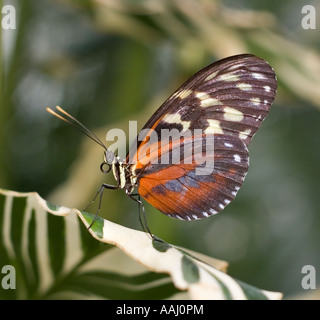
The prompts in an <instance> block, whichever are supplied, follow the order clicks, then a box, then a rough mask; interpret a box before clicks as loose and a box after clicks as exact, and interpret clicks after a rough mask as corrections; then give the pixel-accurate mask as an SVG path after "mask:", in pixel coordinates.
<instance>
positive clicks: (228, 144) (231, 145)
mask: <svg viewBox="0 0 320 320" xmlns="http://www.w3.org/2000/svg"><path fill="white" fill-rule="evenodd" d="M224 145H225V147H227V148H233V144H232V143H228V142H225V143H224Z"/></svg>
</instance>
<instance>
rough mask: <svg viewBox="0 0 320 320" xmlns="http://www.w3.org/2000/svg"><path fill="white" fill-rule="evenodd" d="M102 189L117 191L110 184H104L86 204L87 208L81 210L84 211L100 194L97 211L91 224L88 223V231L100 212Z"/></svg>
mask: <svg viewBox="0 0 320 320" xmlns="http://www.w3.org/2000/svg"><path fill="white" fill-rule="evenodd" d="M104 189H112V190H116V189H119V187H118V186H113V185H111V184H106V183H103V184H102V185H101V187H100V188H99V190H98V191H97V193H96V195H95V196H94V198H93V200H92V201H91V202H90V203H89V204H88V206H87V207H86V208H85V209H84V210H83V211H86V210H87V209H88V208H89V207H90V206H91V205H92V204H93V203H94V202H95V200H96V198H97V196H98V195H99V193H100V198H99V204H98V209H97V211H96V214H95V216H94V218H93V220H92V222H91V223H90V225H89V227H88V230H89V229H90V228H91V227H92V225H93V224H94V222H95V220H96V219H97V216H98V213H99V211H100V208H101V201H102V195H103V191H104Z"/></svg>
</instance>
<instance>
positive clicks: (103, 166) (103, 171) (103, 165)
mask: <svg viewBox="0 0 320 320" xmlns="http://www.w3.org/2000/svg"><path fill="white" fill-rule="evenodd" d="M106 166H107V167H108V168H107V169H105V167H106ZM111 168H112V166H111V164H109V163H107V162H102V163H101V165H100V171H101V172H102V173H108V172H110V170H111Z"/></svg>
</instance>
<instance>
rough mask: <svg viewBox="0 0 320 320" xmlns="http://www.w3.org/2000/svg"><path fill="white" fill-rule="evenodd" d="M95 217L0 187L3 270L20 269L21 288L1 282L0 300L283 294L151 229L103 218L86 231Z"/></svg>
mask: <svg viewBox="0 0 320 320" xmlns="http://www.w3.org/2000/svg"><path fill="white" fill-rule="evenodd" d="M79 218H80V220H79ZM93 219H94V215H92V214H89V213H86V212H81V211H79V210H77V209H69V208H66V207H60V206H56V205H52V204H50V203H48V202H46V201H45V200H43V199H42V198H41V197H40V196H39V195H38V194H37V193H17V192H13V191H7V190H2V189H0V226H1V228H0V239H2V240H1V242H0V262H1V265H0V268H1V267H2V266H4V265H12V266H13V267H14V268H15V270H16V279H15V280H16V289H8V290H5V289H3V288H1V287H0V298H3V299H53V298H55V299H62V298H68V299H70V298H74V299H83V298H85V299H87V298H100V299H101V298H106V299H151V298H152V299H165V298H170V297H172V296H173V295H174V294H176V293H178V292H179V290H181V291H186V292H187V293H188V296H189V298H191V299H280V298H281V294H280V293H275V292H267V291H263V290H260V289H257V288H254V287H252V286H249V285H247V284H244V283H242V282H239V281H237V280H235V279H233V278H231V277H230V276H228V275H227V274H225V273H224V272H223V271H221V270H219V269H217V268H216V267H215V265H218V264H217V263H216V262H214V263H213V264H214V265H212V264H210V263H211V261H212V260H211V258H208V259H207V258H206V259H203V257H201V258H198V257H196V256H197V253H194V252H192V254H190V253H189V252H188V251H187V249H180V248H176V247H175V246H173V245H170V244H168V243H166V242H165V241H164V240H161V239H159V238H157V237H154V238H152V237H151V236H150V235H149V234H147V233H144V232H141V231H137V230H133V229H130V228H126V227H123V226H121V225H118V224H115V223H112V222H110V221H108V220H105V219H102V218H100V217H97V218H95V219H94V223H93V224H92V226H91V228H90V229H89V230H88V227H89V226H90V225H91V223H92V221H93ZM97 240H98V241H97ZM111 245H114V246H116V247H118V248H115V247H114V246H111ZM119 249H120V250H119ZM205 260H206V261H209V263H208V262H205Z"/></svg>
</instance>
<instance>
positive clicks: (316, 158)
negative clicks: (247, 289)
mask: <svg viewBox="0 0 320 320" xmlns="http://www.w3.org/2000/svg"><path fill="white" fill-rule="evenodd" d="M0 3H1V6H3V5H5V4H13V5H14V6H15V8H16V11H17V18H16V23H17V28H16V29H15V30H1V32H2V35H1V36H2V48H1V49H2V50H1V56H2V57H1V62H2V64H1V72H2V77H1V86H0V87H1V88H0V90H1V92H0V93H1V95H0V96H1V110H0V146H1V149H0V150H1V151H0V187H1V188H7V189H12V190H16V191H37V192H38V193H40V195H41V196H42V197H44V198H45V199H47V200H50V201H52V202H54V203H57V204H60V205H65V206H69V207H77V208H80V209H83V208H84V207H86V205H87V204H88V203H89V201H90V200H91V199H92V197H93V196H94V195H95V192H96V191H97V189H98V188H99V186H100V185H101V183H102V182H103V181H105V182H109V183H112V181H113V177H112V175H111V174H110V175H109V176H108V177H106V176H103V175H102V174H101V173H100V171H99V165H100V163H101V160H102V149H101V148H100V147H99V146H98V145H95V144H94V143H93V142H92V141H90V140H89V139H87V138H86V137H84V136H82V135H80V134H79V133H78V132H76V130H74V129H73V128H71V127H69V126H68V125H66V124H64V123H62V122H61V121H58V120H57V119H55V118H53V117H52V116H51V115H50V114H48V113H47V112H46V111H45V107H46V106H50V107H53V106H55V105H60V106H62V107H63V108H65V109H66V110H67V111H69V112H70V113H72V114H73V115H75V116H76V117H77V118H78V119H79V120H80V121H82V122H83V123H85V125H86V126H87V127H88V128H90V129H91V130H93V131H94V132H95V133H96V134H97V135H99V137H100V138H101V140H104V139H105V134H106V132H107V130H108V129H111V128H121V129H123V130H125V131H127V130H128V121H129V120H138V121H139V122H138V123H139V128H141V127H142V126H143V125H144V123H145V121H146V120H147V119H148V118H149V117H150V116H151V115H152V113H153V112H154V111H155V110H156V109H157V108H158V107H159V106H160V104H161V103H162V102H163V101H164V100H165V99H166V98H167V97H168V96H169V95H170V94H171V93H172V92H173V91H174V90H175V89H176V88H177V87H178V86H179V85H180V84H181V83H182V82H183V81H185V80H186V79H187V78H188V77H189V76H191V75H192V74H193V73H195V72H196V71H198V70H199V69H201V68H202V67H204V66H205V65H207V64H209V63H211V62H213V61H215V60H217V59H220V58H223V57H226V56H229V55H234V54H238V53H246V52H247V53H252V54H256V55H258V56H260V57H262V58H264V59H266V60H268V61H269V63H270V64H271V65H272V66H273V68H274V69H275V72H276V74H277V77H278V82H279V88H278V94H277V97H276V101H275V103H274V105H273V107H272V109H271V112H270V114H269V116H268V117H267V119H266V121H265V122H264V123H263V125H262V127H261V129H260V130H259V132H258V134H257V135H256V136H255V137H254V139H253V141H252V143H251V145H250V148H249V150H250V169H249V173H248V175H247V178H246V180H245V182H244V185H243V187H242V188H241V190H240V191H239V193H238V196H237V198H236V199H235V200H234V201H233V202H232V203H231V204H230V205H229V206H228V207H227V208H226V209H225V210H224V211H223V213H220V214H219V215H217V216H214V217H211V218H209V219H204V220H201V221H194V222H183V221H179V220H177V221H176V220H174V219H171V218H168V217H166V216H164V215H162V214H161V213H159V212H157V210H155V209H154V208H153V207H151V206H150V205H148V204H147V203H146V211H147V219H148V224H149V227H150V229H151V230H152V232H153V233H155V234H156V235H157V236H159V237H161V238H163V239H165V240H167V241H169V242H171V243H173V244H176V245H179V246H184V247H187V248H189V249H192V250H195V251H199V252H201V253H204V254H207V255H210V256H213V257H216V258H219V259H223V260H227V261H228V262H229V263H230V267H229V274H231V275H232V276H233V277H235V278H237V279H239V280H242V281H244V282H247V283H249V284H252V285H254V286H257V287H259V288H263V289H267V290H272V291H281V292H283V293H284V294H285V297H286V298H292V297H300V296H301V295H305V294H309V293H310V292H309V291H305V290H303V289H302V287H301V279H302V277H303V275H302V274H301V268H302V267H303V266H304V265H307V264H311V265H314V266H315V268H316V270H317V271H318V273H320V252H319V249H320V248H319V247H320V245H319V244H320V233H319V229H320V214H319V190H320V170H319V167H318V165H319V163H320V144H319V137H320V112H319V108H320V90H319V88H320V52H319V48H320V33H319V30H320V25H319V23H318V24H317V28H316V29H315V30H311V29H309V30H305V29H303V28H302V26H301V20H302V18H303V16H304V15H303V14H302V13H301V9H302V7H303V6H304V5H307V4H313V5H314V6H315V8H316V10H317V14H318V18H319V17H320V7H319V5H318V2H317V1H292V0H282V1H272V2H271V1H261V0H252V1H249V0H247V1H245V0H242V1H239V0H237V1H236V0H233V1H232V0H229V1H214V0H202V1H196V0H173V1H169V0H167V1H159V0H60V1H57V0H56V1H55V0H42V1H37V0H23V1H0ZM318 20H319V19H318ZM91 210H92V212H95V208H94V206H93V207H92V208H91ZM101 215H102V216H103V217H104V218H107V219H109V220H111V221H115V222H118V223H121V224H123V225H126V226H130V227H132V228H137V229H140V225H139V220H138V209H137V206H136V204H135V203H134V202H133V201H131V200H130V199H128V198H127V197H126V195H125V193H124V192H121V191H106V192H105V194H104V199H103V205H102V210H101ZM319 288H320V284H318V289H319Z"/></svg>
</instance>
